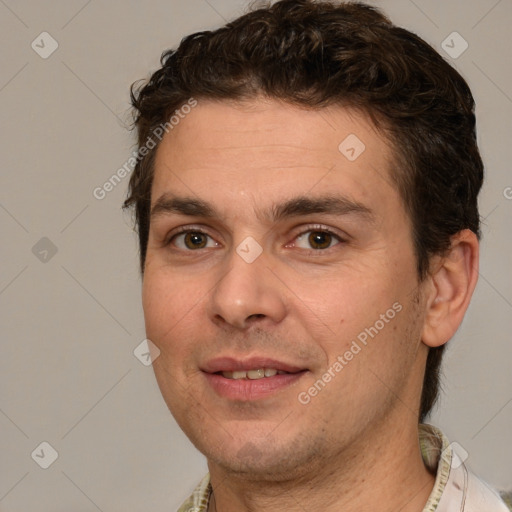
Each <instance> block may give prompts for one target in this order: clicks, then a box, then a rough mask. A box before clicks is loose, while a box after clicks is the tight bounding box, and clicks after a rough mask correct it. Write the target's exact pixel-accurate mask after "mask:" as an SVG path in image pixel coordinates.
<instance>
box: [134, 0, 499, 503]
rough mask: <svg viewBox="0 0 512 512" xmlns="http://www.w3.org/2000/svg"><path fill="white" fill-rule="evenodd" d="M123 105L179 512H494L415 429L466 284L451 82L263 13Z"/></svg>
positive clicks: (470, 258) (397, 42) (407, 50)
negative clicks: (175, 442)
mask: <svg viewBox="0 0 512 512" xmlns="http://www.w3.org/2000/svg"><path fill="white" fill-rule="evenodd" d="M132 100H133V105H134V108H135V110H136V120H135V122H136V127H137V130H138V142H139V158H138V162H137V165H136V168H135V170H134V174H133V176H132V177H131V181H130V195H129V197H128V199H127V201H126V202H125V206H131V205H134V206H135V213H136V221H137V227H138V232H139V240H140V255H141V270H142V273H143V306H144V314H145V323H146V331H147V336H148V338H149V339H150V340H151V341H152V344H153V350H154V353H156V354H158V357H155V359H154V362H153V366H154V370H155V374H156V378H157V381H158V384H159V387H160V389H161V391H162V394H163V397H164V399H165V400H166V403H167V404H168V406H169V409H170V411H171V412H172V414H173V415H174V417H175V419H176V421H177V422H178V424H179V425H180V427H181V428H182V429H183V431H184V432H185V433H186V434H187V436H188V437H189V438H190V440H191V441H192V442H193V443H194V444H195V446H196V447H197V448H198V449H199V450H200V451H201V452H202V453H204V454H205V456H206V458H207V460H208V467H209V475H207V476H206V477H205V478H204V480H203V481H202V482H201V484H200V485H199V486H198V488H197V489H196V491H195V492H194V494H193V496H191V497H190V499H189V500H188V501H187V502H186V503H185V504H184V505H183V506H182V507H181V508H180V511H189V512H192V511H206V510H208V511H210V512H211V511H218V512H231V511H235V510H237V511H256V510H266V511H282V510H286V511H299V510H300V511H304V510H307V511H313V510H323V511H326V512H330V511H340V510H343V511H344V512H352V511H354V512H355V511H362V510H372V511H374V510H386V511H390V512H391V511H397V510H400V511H403V512H419V511H422V510H423V511H434V510H436V511H437V512H444V511H448V510H450V511H452V510H453V511H455V510H457V511H459V510H464V511H466V512H470V511H475V512H476V511H478V512H486V511H489V512H491V511H492V512H498V511H505V510H507V507H506V505H505V503H504V502H503V501H502V500H501V499H500V497H499V496H498V494H497V493H496V492H494V491H493V490H491V489H490V488H489V487H488V486H487V485H486V484H484V483H483V482H482V481H481V480H479V479H477V477H475V476H474V475H472V474H471V473H470V472H469V471H468V469H467V468H466V465H465V464H464V462H463V461H462V460H461V458H460V457H459V456H458V455H457V454H456V453H455V451H454V450H452V447H451V445H450V444H449V441H448V440H447V439H446V438H445V437H444V436H443V434H442V433H441V432H440V431H439V430H437V429H436V428H435V427H432V426H429V425H424V424H423V423H422V422H423V421H424V420H425V419H426V417H427V416H428V414H429V412H430V411H431V409H432V407H433V405H434V403H435V401H436V398H437V394H438V386H439V366H440V362H441V356H442V352H443V348H444V346H445V344H446V343H447V341H448V340H449V339H450V338H451V337H452V336H453V335H454V333H455V331H456V330H457V328H458V326H459V325H460V323H461V321H462V319H463V316H464V314H465V312H466V309H467V307H468V304H469V301H470V298H471V295H472V293H473V290H474V288H475V285H476V281H477V275H478V237H479V215H478V210H477V195H478V191H479V190H480V187H481V184H482V176H483V166H482V161H481V158H480V155H479V152H478V148H477V146H476V137H475V117H474V101H473V98H472V96H471V92H470V90H469V88H468V86H467V84H466V83H465V81H464V80H463V79H462V77H461V76H460V75H459V74H458V73H457V72H456V71H455V70H454V69H453V68H451V67H450V66H449V65H448V64H447V63H446V62H445V61H444V60H443V59H442V58H441V57H440V56H439V55H438V54H437V53H436V52H435V51H434V50H433V49H432V48H431V47H430V46H428V45H427V44H426V43H425V42H424V41H423V40H421V39H420V38H418V37H417V36H415V35H414V34H411V33H410V32H407V31H406V30H404V29H401V28H398V27H395V26H393V25H392V24H391V23H390V22H389V20H388V19H387V18H385V17H384V16H383V15H382V14H381V13H379V12H378V11H377V10H375V9H374V8H372V7H369V6H367V5H364V4H351V3H347V4H334V3H326V2H317V3H314V2H312V1H308V0H301V1H295V0H294V1H291V0H283V1H281V2H277V3H275V4H274V5H273V6H268V7H264V8H261V9H259V10H255V11H253V12H251V13H249V14H247V15H245V16H243V17H241V18H239V19H237V20H235V21H234V22H232V23H230V24H228V25H227V26H225V27H223V28H221V29H219V30H217V31H214V32H202V33H198V34H193V35H191V36H189V37H187V38H186V39H184V40H183V41H182V43H181V45H180V46H179V48H178V49H177V50H175V51H169V52H167V53H166V54H164V56H163V58H162V68H161V69H159V70H158V71H156V72H155V73H154V74H153V75H152V77H151V79H150V80H149V82H148V83H147V84H146V85H144V86H143V87H142V88H141V89H139V90H137V91H135V90H134V91H133V93H132Z"/></svg>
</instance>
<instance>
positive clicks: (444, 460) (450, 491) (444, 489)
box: [178, 424, 512, 512]
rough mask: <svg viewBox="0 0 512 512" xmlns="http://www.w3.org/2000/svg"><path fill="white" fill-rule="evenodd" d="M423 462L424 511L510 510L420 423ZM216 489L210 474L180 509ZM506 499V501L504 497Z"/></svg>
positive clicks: (200, 510)
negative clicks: (427, 486)
mask: <svg viewBox="0 0 512 512" xmlns="http://www.w3.org/2000/svg"><path fill="white" fill-rule="evenodd" d="M418 433H419V443H420V449H421V455H422V457H423V462H424V463H425V465H426V466H427V468H428V469H429V470H430V471H431V472H432V473H433V474H435V476H436V478H435V483H434V487H433V489H432V492H431V493H430V496H429V498H428V501H427V503H426V505H425V507H424V508H423V512H509V511H510V510H512V503H511V497H510V494H508V495H503V499H502V498H501V497H500V496H499V494H498V493H497V492H496V491H494V490H493V489H491V488H490V487H489V486H488V485H487V484H486V483H485V482H484V481H483V480H480V479H479V478H477V477H476V476H475V475H474V474H473V473H471V472H470V471H469V470H468V468H467V467H466V465H465V464H464V461H463V460H462V459H461V457H460V455H461V454H457V452H456V450H453V449H452V448H453V445H452V444H450V443H449V441H448V440H447V439H446V437H445V436H444V435H443V433H442V432H441V431H440V430H439V429H437V428H436V427H434V426H432V425H423V424H420V425H419V430H418ZM211 493H212V487H211V484H210V475H209V474H207V475H206V476H205V477H204V478H203V480H202V481H201V482H200V483H199V485H198V486H197V487H196V489H195V490H194V492H193V493H192V496H190V498H189V499H188V500H187V501H186V502H185V503H183V505H182V506H181V507H180V508H179V509H178V512H207V510H208V503H209V501H210V496H211ZM503 500H506V501H503Z"/></svg>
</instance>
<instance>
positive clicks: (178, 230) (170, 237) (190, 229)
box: [163, 225, 219, 247]
mask: <svg viewBox="0 0 512 512" xmlns="http://www.w3.org/2000/svg"><path fill="white" fill-rule="evenodd" d="M184 233H202V234H203V235H206V236H208V237H210V238H211V239H212V240H215V243H217V244H218V243H219V242H217V240H216V239H215V238H214V237H213V236H212V235H211V234H210V233H208V231H207V230H205V229H204V228H202V227H199V226H194V225H187V226H179V227H178V228H176V229H174V230H173V231H172V232H171V233H170V234H169V235H167V236H166V237H165V239H164V242H163V245H164V246H165V247H167V246H168V245H170V244H171V242H172V241H173V240H174V238H176V237H177V236H178V235H182V234H184Z"/></svg>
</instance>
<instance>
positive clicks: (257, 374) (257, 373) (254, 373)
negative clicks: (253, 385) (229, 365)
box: [247, 368, 265, 380]
mask: <svg viewBox="0 0 512 512" xmlns="http://www.w3.org/2000/svg"><path fill="white" fill-rule="evenodd" d="M247 377H248V378H249V379H252V380H255V379H261V378H263V377H265V370H264V369H263V368H260V369H259V370H250V371H248V372H247Z"/></svg>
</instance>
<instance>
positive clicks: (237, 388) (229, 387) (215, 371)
mask: <svg viewBox="0 0 512 512" xmlns="http://www.w3.org/2000/svg"><path fill="white" fill-rule="evenodd" d="M260 368H274V369H276V370H281V371H284V372H288V373H285V374H279V375H274V376H272V377H263V378H261V379H255V380H252V379H227V378H226V377H223V376H222V375H221V374H220V372H233V371H242V370H257V369H260ZM201 369H202V371H203V373H204V375H205V377H206V381H207V382H208V384H209V385H210V387H211V388H212V389H213V390H214V391H215V392H216V393H217V394H218V395H219V396H221V397H222V398H227V399H228V400H233V401H242V402H250V401H255V400H262V399H265V398H268V397H271V396H273V395H275V394H276V393H278V392H280V391H283V390H284V389H286V388H288V387H289V386H292V385H293V384H294V383H296V382H297V381H298V380H300V379H301V378H302V377H303V376H304V375H305V374H306V373H307V372H308V370H307V369H306V368H300V367H297V366H295V365H293V364H290V363H285V362H283V361H279V360H277V359H272V358H268V357H250V358H241V359H237V358H234V357H217V358H215V359H212V360H210V361H208V362H207V363H206V364H205V365H204V367H203V368H201Z"/></svg>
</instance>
